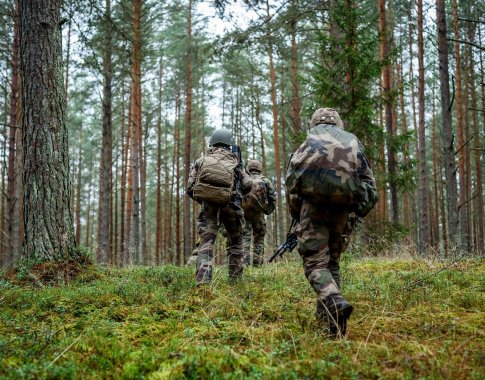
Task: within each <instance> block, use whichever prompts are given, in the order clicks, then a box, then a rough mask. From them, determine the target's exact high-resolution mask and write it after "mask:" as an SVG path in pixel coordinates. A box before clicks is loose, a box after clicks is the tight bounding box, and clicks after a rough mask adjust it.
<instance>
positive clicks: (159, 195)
mask: <svg viewBox="0 0 485 380" xmlns="http://www.w3.org/2000/svg"><path fill="white" fill-rule="evenodd" d="M162 62H163V61H162V57H160V72H159V74H158V110H157V111H158V118H157V224H156V234H155V264H156V265H160V264H161V263H162V262H161V250H162V243H163V242H162V232H163V231H162V227H163V215H162V78H163V65H162Z"/></svg>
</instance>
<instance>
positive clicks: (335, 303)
mask: <svg viewBox="0 0 485 380" xmlns="http://www.w3.org/2000/svg"><path fill="white" fill-rule="evenodd" d="M322 306H323V307H322V308H321V310H322V311H324V312H325V316H326V317H327V321H328V326H329V329H330V334H331V335H332V336H333V337H335V338H343V337H344V336H345V333H346V332H347V319H349V317H350V314H352V311H353V310H354V307H353V306H352V305H351V304H350V303H349V302H347V300H346V299H345V298H344V297H343V296H341V295H335V296H330V297H328V298H327V300H326V301H325V304H324V305H323V304H322ZM317 313H318V308H317ZM322 316H323V315H322Z"/></svg>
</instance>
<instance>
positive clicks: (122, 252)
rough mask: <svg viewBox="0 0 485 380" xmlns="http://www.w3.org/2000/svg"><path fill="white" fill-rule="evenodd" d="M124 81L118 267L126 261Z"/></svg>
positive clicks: (127, 140)
mask: <svg viewBox="0 0 485 380" xmlns="http://www.w3.org/2000/svg"><path fill="white" fill-rule="evenodd" d="M124 83H125V82H124V81H121V179H120V180H121V183H120V236H119V252H120V265H125V264H126V263H127V261H126V255H127V254H126V251H127V249H128V248H127V244H126V235H125V231H126V226H125V221H126V213H125V209H126V206H127V202H126V190H127V189H126V186H127V183H126V176H127V166H128V152H129V136H130V131H129V128H128V130H127V129H126V122H125V86H124Z"/></svg>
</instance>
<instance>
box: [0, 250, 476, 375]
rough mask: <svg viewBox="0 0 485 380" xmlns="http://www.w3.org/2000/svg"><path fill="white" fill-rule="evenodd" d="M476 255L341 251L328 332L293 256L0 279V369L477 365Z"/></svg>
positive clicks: (438, 369) (378, 371)
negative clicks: (340, 334) (42, 282)
mask: <svg viewBox="0 0 485 380" xmlns="http://www.w3.org/2000/svg"><path fill="white" fill-rule="evenodd" d="M484 273H485V262H484V261H483V260H468V261H462V262H459V263H457V264H456V263H455V264H453V265H450V264H447V263H439V264H436V263H435V264H431V263H429V262H426V261H416V260H401V261H399V260H379V259H373V260H358V261H353V262H351V263H344V268H343V284H344V293H345V295H346V296H347V298H348V299H349V300H350V301H351V302H352V303H353V304H354V306H355V312H354V314H353V315H352V318H351V320H350V323H349V334H348V337H347V339H345V340H342V341H333V340H329V339H328V338H327V337H326V336H325V335H324V333H322V329H321V327H320V326H319V325H318V324H317V323H316V321H315V317H314V295H313V293H312V291H311V289H310V286H309V285H308V283H307V281H306V279H305V277H304V275H303V271H302V268H301V264H300V263H299V262H290V263H278V264H276V265H267V266H265V267H263V268H257V269H252V268H251V269H249V270H246V271H245V276H244V280H243V281H242V282H241V283H238V284H236V285H232V284H230V283H229V282H228V281H227V268H224V267H223V268H217V269H216V271H215V276H214V282H213V284H212V285H211V286H210V287H202V288H196V287H195V284H194V280H193V274H194V270H193V268H192V267H190V268H177V267H172V266H165V267H159V268H131V269H123V270H119V269H100V270H99V271H98V273H97V275H96V276H94V277H93V276H89V275H87V276H78V277H77V279H76V280H74V281H73V282H70V283H68V284H67V285H65V286H57V287H52V286H45V287H41V288H36V287H31V288H26V287H25V286H22V287H21V286H19V285H18V284H13V283H12V282H10V281H9V280H8V279H5V278H4V279H3V280H0V378H4V377H5V378H79V379H89V378H92V379H95V378H96V379H98V378H126V379H131V378H149V379H166V378H167V379H168V378H170V379H172V378H174V379H178V378H194V379H195V378H211V379H219V378H228V379H233V378H234V379H243V378H244V379H246V378H254V379H267V378H270V379H272V378H278V379H280V378H281V379H297V378H308V379H313V378H396V379H401V378H409V379H414V378H430V379H436V378H446V379H452V378H470V379H481V378H484V377H485V368H484V360H485V343H484V342H485V303H484V293H483V292H484V290H485V288H484V286H485V285H484V284H485V281H484V280H485V275H484Z"/></svg>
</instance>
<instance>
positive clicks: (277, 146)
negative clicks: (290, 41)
mask: <svg viewBox="0 0 485 380" xmlns="http://www.w3.org/2000/svg"><path fill="white" fill-rule="evenodd" d="M266 14H267V17H268V18H269V17H270V14H269V1H266ZM268 58H269V75H270V81H271V104H272V106H271V108H272V112H273V140H274V153H275V174H276V192H277V194H278V200H277V203H278V223H277V227H278V233H279V235H278V234H277V235H276V238H277V239H278V241H279V240H280V239H282V238H283V234H284V231H283V220H284V217H283V203H282V200H281V165H280V143H279V137H278V136H279V132H278V104H277V99H276V75H275V69H274V64H273V42H272V38H271V33H269V37H268Z"/></svg>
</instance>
